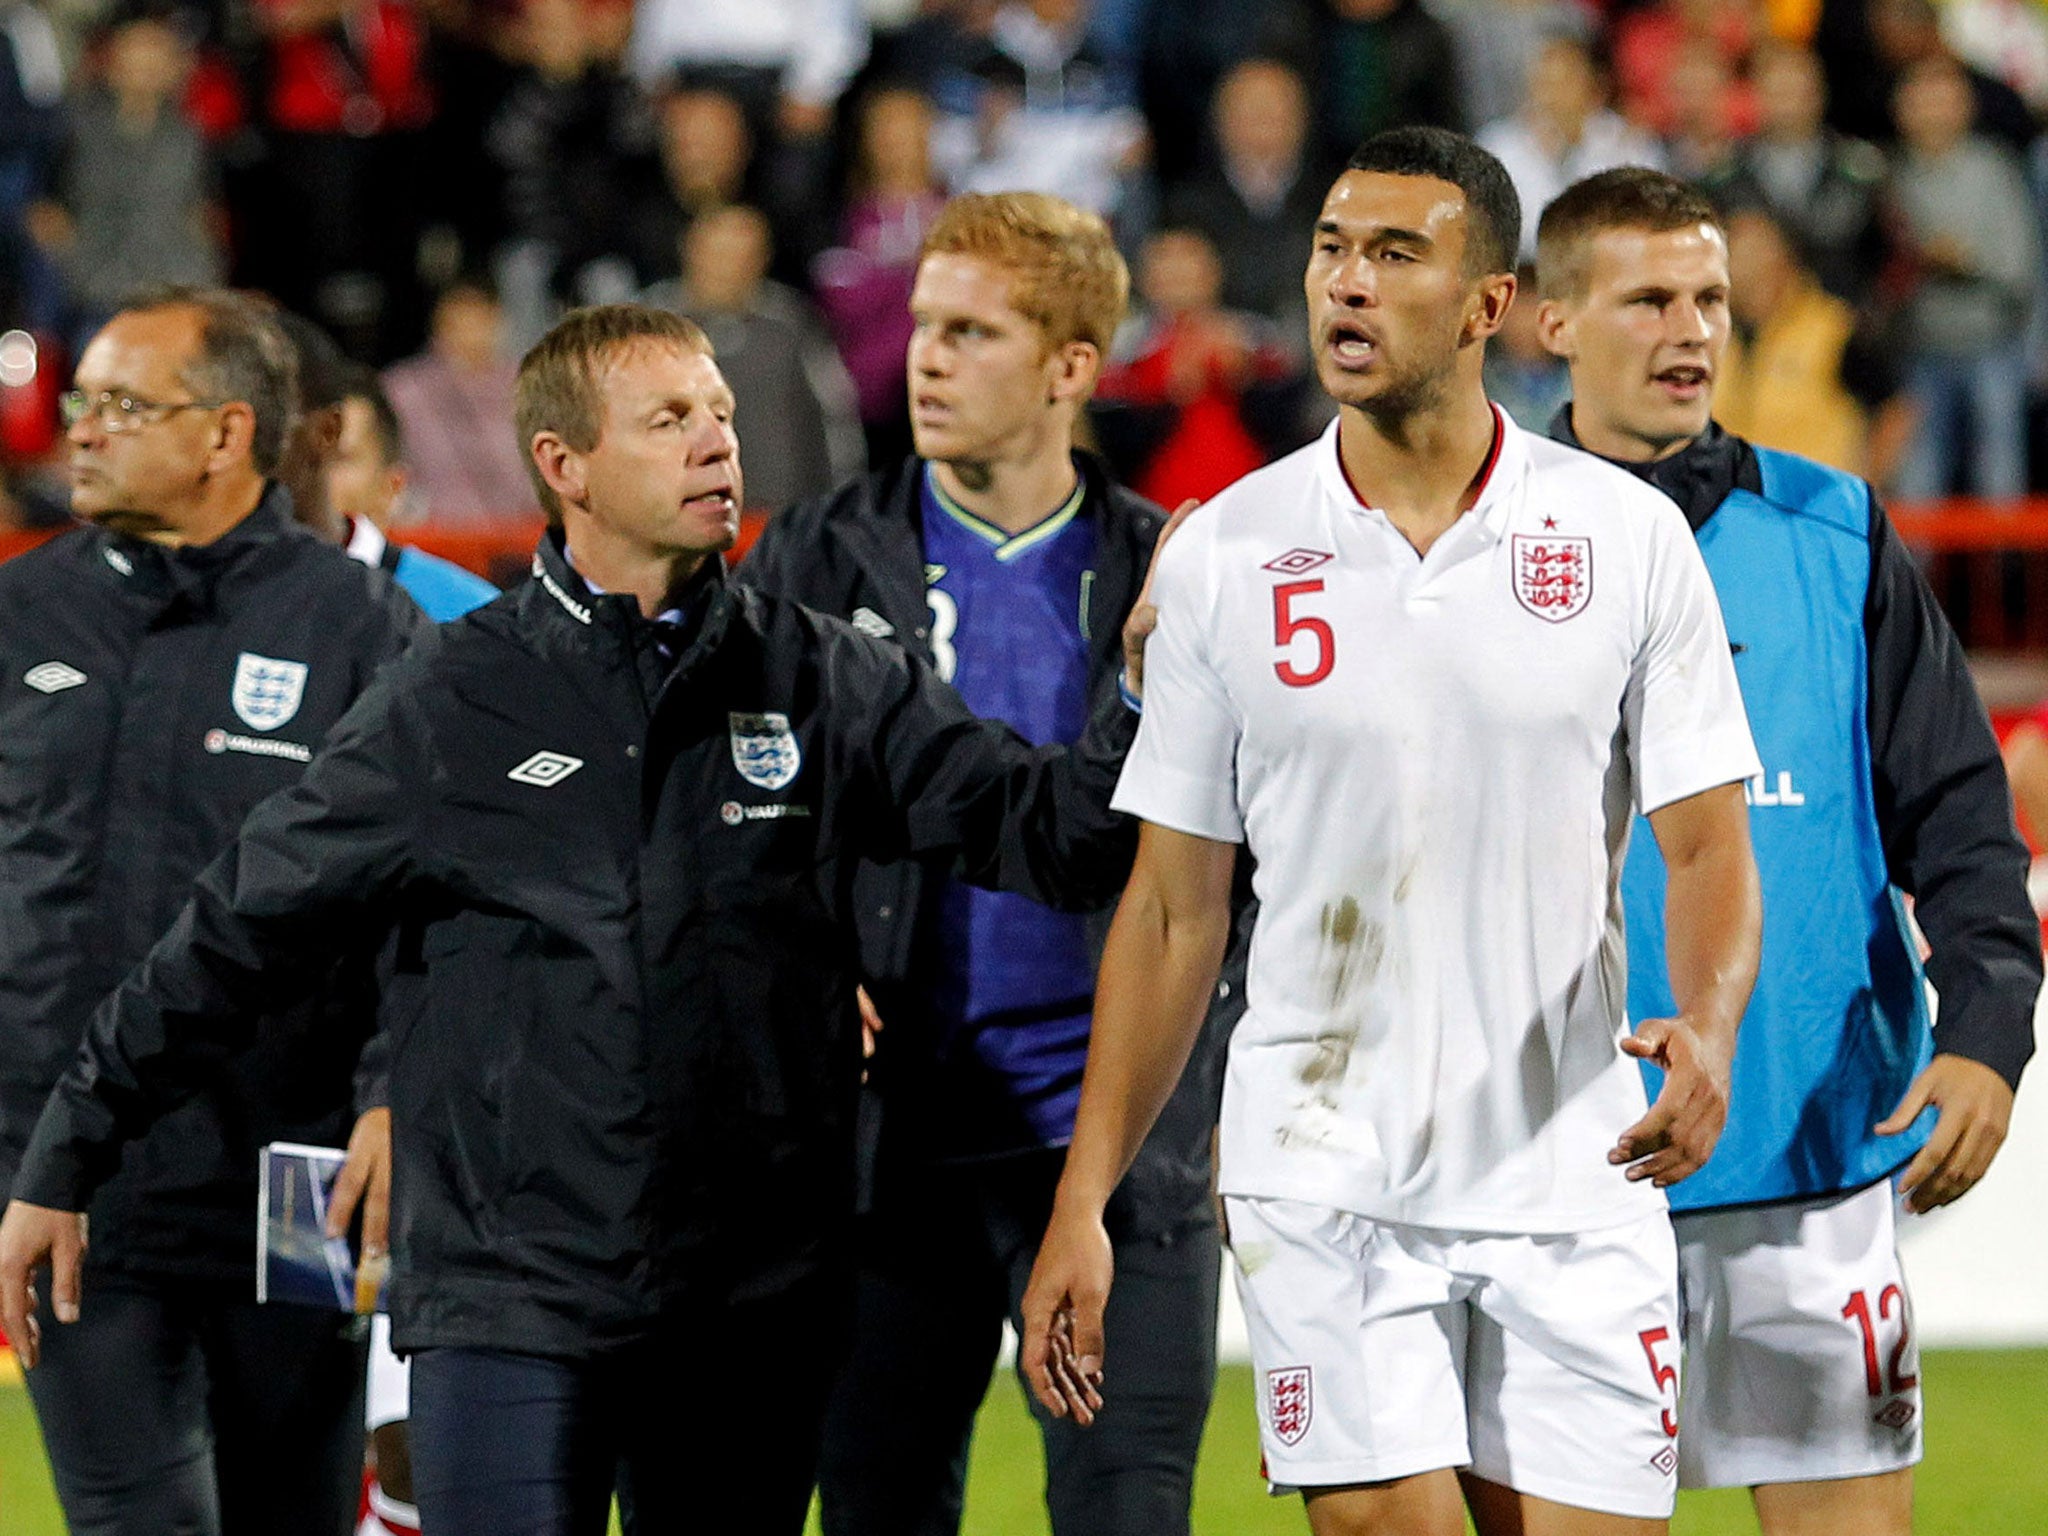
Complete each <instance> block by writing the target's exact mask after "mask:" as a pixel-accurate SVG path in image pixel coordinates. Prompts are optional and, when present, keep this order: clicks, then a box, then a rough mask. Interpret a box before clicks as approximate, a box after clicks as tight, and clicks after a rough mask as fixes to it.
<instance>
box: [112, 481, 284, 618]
mask: <svg viewBox="0 0 2048 1536" xmlns="http://www.w3.org/2000/svg"><path fill="white" fill-rule="evenodd" d="M310 537H312V535H310V534H308V533H307V532H306V531H305V530H304V529H302V528H300V527H299V525H298V522H297V520H296V519H295V518H294V516H293V515H292V496H291V492H290V491H288V490H286V489H285V488H284V486H283V485H282V484H281V483H279V482H278V481H275V480H271V481H266V482H265V484H264V487H263V495H262V496H261V498H259V499H258V501H257V503H256V505H255V507H254V509H253V510H251V511H250V513H249V515H248V516H246V517H244V518H243V519H242V520H241V521H240V522H238V523H236V524H235V525H234V527H232V528H230V529H229V530H228V531H227V532H226V533H224V534H222V535H221V536H220V537H219V538H217V539H215V540H214V541H213V542H212V543H211V544H192V545H183V546H178V547H171V546H168V545H163V544H156V543H153V542H151V541H150V540H148V539H139V538H136V537H134V536H133V535H130V534H125V533H111V532H108V531H107V530H105V529H99V530H95V533H94V539H95V541H96V543H97V547H98V551H99V560H100V564H101V566H102V567H103V568H104V569H105V570H106V571H107V572H108V573H109V574H110V576H111V577H112V578H113V579H114V580H116V581H118V582H119V583H120V584H121V585H122V587H123V588H124V589H125V590H127V591H130V592H133V593H135V594H137V595H138V596H141V597H144V598H147V599H150V600H153V601H156V602H160V603H165V604H169V603H171V602H173V601H175V600H177V599H179V598H183V599H184V600H185V601H186V602H188V603H189V604H191V605H192V606H193V607H195V608H198V609H205V608H207V607H210V606H211V605H212V601H213V594H214V590H215V589H216V588H217V587H218V586H219V584H220V582H221V580H222V579H223V578H224V577H225V576H226V575H227V574H228V573H229V572H230V571H233V570H235V569H237V568H238V567H240V566H241V565H243V564H244V563H245V562H247V561H248V560H250V559H252V558H254V557H256V556H257V555H259V554H261V553H262V552H263V551H266V550H268V549H271V548H273V547H274V546H276V545H278V544H279V543H281V542H282V541H284V540H286V539H294V538H310Z"/></svg>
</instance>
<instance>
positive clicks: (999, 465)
mask: <svg viewBox="0 0 2048 1536" xmlns="http://www.w3.org/2000/svg"><path fill="white" fill-rule="evenodd" d="M932 472H933V474H935V475H936V476H937V477H938V482H939V489H940V490H942V491H944V492H945V493H946V494H947V495H948V496H950V497H952V498H953V500H955V501H957V502H959V503H960V505H961V506H963V507H965V508H966V509H967V510H968V511H969V512H972V513H973V514H974V515H975V516H976V517H978V518H980V519H981V520H982V521H983V522H985V523H989V524H992V525H993V526H995V527H997V528H1000V529H1002V530H1003V532H1005V533H1007V534H1011V535H1013V536H1014V535H1016V534H1020V533H1024V532H1027V531H1029V530H1030V529H1032V528H1035V527H1036V526H1037V525H1038V524H1040V523H1042V522H1044V521H1045V519H1046V518H1047V517H1048V516H1049V515H1050V514H1051V513H1052V512H1053V511H1054V509H1056V508H1057V507H1059V506H1060V505H1061V503H1063V502H1064V501H1065V500H1066V499H1067V498H1068V497H1069V496H1071V495H1073V494H1074V483H1075V481H1076V479H1077V478H1078V476H1077V473H1076V471H1075V469H1074V458H1073V454H1072V453H1071V452H1070V451H1069V450H1068V448H1067V447H1066V444H1065V443H1064V441H1057V442H1051V443H1049V444H1048V445H1047V447H1046V448H1045V450H1044V451H1043V452H1038V453H1034V454H1032V455H1031V456H1030V457H1028V458H1023V459H996V460H991V461H989V462H986V463H980V462H960V463H941V462H939V461H937V460H934V461H933V462H932Z"/></svg>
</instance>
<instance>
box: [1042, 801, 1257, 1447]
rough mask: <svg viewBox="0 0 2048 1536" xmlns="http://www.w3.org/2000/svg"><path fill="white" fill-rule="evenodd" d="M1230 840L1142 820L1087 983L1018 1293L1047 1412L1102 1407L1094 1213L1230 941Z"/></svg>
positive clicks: (1154, 1103) (1184, 1051) (1190, 1035)
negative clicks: (1058, 1147)
mask: <svg viewBox="0 0 2048 1536" xmlns="http://www.w3.org/2000/svg"><path fill="white" fill-rule="evenodd" d="M1236 863H1237V845H1236V844H1235V843H1222V842H1213V841H1211V840H1210V839H1208V838H1205V837H1196V836H1193V835H1192V834H1189V833H1186V832H1175V831H1171V830H1169V829H1168V828H1165V827H1161V826H1155V825H1153V824H1151V823H1149V822H1148V823H1146V824H1145V826H1144V828H1143V830H1142V832H1141V833H1140V834H1139V840H1138V858H1137V864H1136V867H1135V868H1134V869H1133V870H1132V872H1131V880H1130V884H1129V885H1128V886H1127V887H1126V888H1125V891H1124V896H1123V900H1122V902H1121V903H1120V904H1119V905H1118V907H1117V910H1116V918H1115V920H1114V922H1112V923H1111V925H1110V930H1109V942H1108V945H1107V947H1106V948H1105V949H1104V951H1103V955H1102V973H1101V976H1100V977H1099V978H1098V980H1097V982H1096V990H1095V1022H1094V1027H1093V1029H1092V1031H1091V1032H1090V1034H1089V1037H1088V1070H1087V1074H1086V1076H1085V1077H1084V1078H1083V1079H1082V1083H1081V1107H1080V1110H1079V1112H1078V1114H1077V1116H1076V1118H1075V1122H1074V1139H1073V1142H1072V1144H1071V1145H1070V1146H1069V1147H1068V1148H1067V1162H1066V1171H1065V1172H1064V1173H1063V1174H1062V1175H1061V1178H1060V1185H1059V1193H1058V1195H1057V1197H1056V1198H1055V1200H1054V1204H1053V1215H1052V1221H1051V1223H1050V1225H1049V1226H1048V1227H1047V1228H1046V1233H1045V1240H1044V1242H1043V1243H1041V1244H1040V1246H1039V1250H1038V1262H1037V1264H1036V1265H1035V1266H1034V1267H1033V1269H1032V1272H1031V1283H1030V1286H1029V1288H1028V1289H1027V1290H1026V1291H1025V1293H1024V1339H1023V1350H1024V1373H1025V1378H1026V1379H1027V1380H1028V1381H1029V1382H1030V1383H1031V1385H1032V1390H1033V1391H1034V1392H1035V1393H1036V1394H1037V1396H1038V1400H1039V1401H1040V1402H1041V1403H1043V1404H1045V1406H1046V1409H1047V1411H1048V1412H1051V1413H1054V1414H1060V1415H1064V1414H1067V1413H1072V1414H1073V1415H1074V1416H1075V1418H1076V1419H1078V1420H1079V1421H1080V1422H1081V1423H1083V1424H1088V1423H1092V1422H1093V1420H1094V1416H1095V1410H1096V1409H1098V1408H1100V1407H1101V1406H1102V1398H1101V1394H1100V1391H1099V1388H1100V1385H1101V1381H1102V1310H1103V1304H1104V1302H1105V1301H1106V1300H1107V1298H1108V1295H1109V1285H1110V1278H1111V1274H1110V1249H1109V1237H1108V1235H1107V1233H1105V1232H1104V1230H1103V1226H1102V1212H1103V1209H1104V1207H1105V1206H1107V1205H1108V1203H1109V1197H1110V1195H1111V1193H1112V1192H1114V1190H1115V1189H1116V1186H1117V1184H1118V1182H1119V1181H1120V1180H1121V1179H1122V1178H1123V1176H1124V1173H1125V1171H1126V1170H1127V1169H1128V1168H1129V1167H1130V1165H1131V1159H1132V1158H1134V1157H1136V1156H1137V1153H1138V1147H1139V1144H1140V1143H1141V1142H1143V1141H1144V1139H1145V1135H1146V1133H1147V1132H1148V1131H1150V1130H1151V1128H1152V1123H1153V1122H1154V1121H1155V1120H1157V1119H1158V1118H1159V1112H1160V1110H1162V1109H1163V1108H1164V1107H1165V1105H1166V1101H1167V1098H1168V1097H1169V1096H1170V1095H1171V1094H1172V1092H1173V1087H1174V1084H1175V1083H1176V1082H1178V1081H1179V1079H1180V1074H1181V1069H1182V1068H1183V1067H1184V1066H1186V1065H1187V1059H1188V1053H1189V1051H1191V1050H1192V1049H1193V1048H1194V1043H1195V1037H1196V1036H1197V1035H1198V1034H1199V1033H1200V1032H1201V1027H1202V1019H1203V1016H1204V1014H1205V1013H1206V1011H1207V1009H1208V1004H1209V995H1210V992H1211V989H1212V988H1213V987H1214V986H1215V984H1216V971H1217V968H1218V966H1220V965H1221V964H1222V961H1223V951H1224V947H1225V945H1226V944H1227V943H1228V941H1229V938H1230V890H1231V874H1232V871H1233V870H1234V869H1235V868H1236Z"/></svg>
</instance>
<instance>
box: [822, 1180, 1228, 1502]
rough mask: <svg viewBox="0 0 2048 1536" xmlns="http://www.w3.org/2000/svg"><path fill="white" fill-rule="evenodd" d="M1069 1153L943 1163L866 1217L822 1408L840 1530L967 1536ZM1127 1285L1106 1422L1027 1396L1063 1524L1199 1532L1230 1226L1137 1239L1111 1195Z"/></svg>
mask: <svg viewBox="0 0 2048 1536" xmlns="http://www.w3.org/2000/svg"><path fill="white" fill-rule="evenodd" d="M1064 1160H1065V1154H1064V1153H1063V1152H1061V1151H1060V1150H1058V1149H1051V1150H1047V1151H1044V1152H1033V1153H1026V1154H1023V1155H1020V1156H1017V1157H1009V1158H999V1159H991V1160H988V1161H985V1162H976V1163H959V1164H951V1165H946V1166H943V1167H938V1168H934V1169H931V1170H929V1171H928V1172H927V1173H926V1174H924V1175H921V1180H922V1183H921V1187H919V1188H916V1189H905V1188H901V1187H899V1188H897V1189H895V1190H893V1191H891V1190H884V1191H883V1194H882V1196H881V1198H879V1199H878V1201H877V1205H876V1209H875V1211H874V1212H873V1213H871V1214H870V1215H869V1216H867V1217H865V1218H864V1223H865V1225H864V1230H863V1234H862V1243H861V1258H862V1267H861V1274H860V1280H859V1307H858V1313H857V1325H856V1330H855V1342H854V1352H853V1357H852V1360H851V1361H850V1362H849V1364H848V1367H847V1370H846V1372H845V1374H844V1375H843V1376H842V1377H841V1378H840V1380H839V1383H838V1385H837V1387H836V1388H835V1390H834V1393H833V1398H832V1405H831V1409H830V1411H829V1413H828V1415H827V1417H826V1425H825V1444H824V1451H823V1454H822V1457H821V1460H820V1468H819V1494H820V1497H821V1500H822V1503H823V1511H824V1524H825V1531H826V1533H827V1536H954V1533H955V1532H957V1531H958V1530H959V1529H960V1512H961V1504H962V1500H963V1498H964V1495H965V1490H966V1481H967V1460H968V1450H969V1443H970V1440H971V1438H972V1435H973V1432H974V1415H975V1410H976V1409H978V1408H979V1407H980V1406H981V1400H982V1398H983V1397H984V1396H985V1395H986V1393H987V1391H988V1384H989V1374H990V1372H991V1371H992V1370H993V1369H994V1366H995V1361H996V1354H997V1351H998V1349H999V1347H1000V1344H1001V1338H1002V1326H1003V1319H1004V1318H1005V1317H1008V1318H1010V1319H1011V1321H1012V1322H1013V1323H1020V1322H1021V1319H1020V1316H1019V1308H1020V1306H1021V1304H1022V1302H1023V1297H1024V1287H1025V1284H1026V1283H1027V1282H1028V1281H1029V1279H1030V1277H1031V1265H1032V1261H1033V1260H1034V1258H1035V1257H1036V1256H1037V1253H1038V1243H1039V1239H1040V1238H1041V1237H1042V1236H1043V1235H1044V1233H1045V1223H1046V1219H1047V1217H1048V1216H1049V1215H1050V1214H1051V1211H1052V1196H1053V1190H1054V1187H1055V1186H1056V1185H1057V1184H1058V1182H1059V1173H1060V1167H1061V1164H1062V1163H1063V1162H1064ZM1109 1228H1110V1238H1111V1242H1112V1244H1113V1246H1114V1248H1115V1253H1116V1284H1115V1287H1114V1288H1113V1289H1112V1291H1111V1292H1110V1299H1109V1311H1108V1316H1107V1318H1106V1319H1105V1323H1104V1328H1105V1344H1106V1348H1107V1351H1108V1356H1107V1359H1106V1361H1105V1378H1106V1381H1105V1389H1104V1395H1105V1397H1106V1399H1107V1405H1106V1406H1105V1407H1104V1409H1103V1411H1102V1413H1101V1414H1100V1415H1099V1416H1098V1417H1097V1419H1096V1422H1095V1424H1094V1425H1093V1427H1091V1428H1088V1429H1082V1428H1080V1427H1079V1426H1078V1425H1076V1424H1075V1423H1074V1422H1073V1421H1072V1420H1071V1419H1055V1418H1053V1417H1052V1416H1051V1415H1049V1414H1047V1413H1046V1412H1045V1410H1044V1409H1042V1408H1040V1407H1039V1406H1038V1403H1037V1401H1036V1399H1034V1398H1032V1397H1031V1394H1030V1391H1029V1389H1028V1388H1027V1389H1026V1391H1025V1398H1026V1401H1027V1402H1029V1403H1030V1406H1031V1412H1032V1414H1033V1416H1034V1417H1035V1418H1036V1419H1037V1420H1038V1424H1039V1429H1040V1432H1041V1433H1042V1434H1043V1436H1044V1439H1045V1461H1046V1505H1047V1509H1048V1512H1049V1513H1050V1515H1051V1517H1052V1529H1053V1531H1054V1533H1055V1536H1126V1533H1128V1536H1185V1533H1186V1531H1187V1530H1188V1513H1189V1505H1190V1503H1191V1501H1192V1498H1193V1493H1194V1481H1195V1461H1196V1458H1197V1456H1198V1454H1199V1452H1200V1450H1201V1444H1202V1428H1203V1425H1204V1423H1205V1422H1206V1420H1207V1418H1208V1414H1209V1399H1210V1395H1211V1393H1212V1391H1213V1390H1214V1387H1215V1377H1216V1283H1217V1276H1218V1267H1219V1263H1220V1257H1221V1254H1220V1248H1219V1244H1218V1236H1217V1232H1216V1228H1215V1226H1214V1225H1213V1224H1211V1223H1202V1224H1199V1225H1197V1226H1194V1227H1192V1228H1190V1229H1187V1230H1183V1231H1181V1232H1179V1233H1176V1234H1174V1235H1173V1236H1172V1237H1170V1238H1166V1239H1162V1238H1159V1237H1156V1236H1152V1237H1139V1236H1137V1235H1136V1234H1135V1233H1134V1232H1133V1231H1131V1230H1130V1223H1129V1221H1128V1217H1127V1214H1126V1213H1125V1212H1123V1211H1122V1210H1121V1208H1120V1207H1119V1205H1118V1204H1117V1203H1115V1202H1112V1204H1111V1207H1110V1217H1109Z"/></svg>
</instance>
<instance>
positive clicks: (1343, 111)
mask: <svg viewBox="0 0 2048 1536" xmlns="http://www.w3.org/2000/svg"><path fill="white" fill-rule="evenodd" d="M1313 4H1314V7H1315V8H1314V10H1313V11H1312V12H1311V13H1310V14H1309V16H1308V19H1307V37H1306V45H1307V46H1306V51H1305V53H1303V54H1302V55H1301V57H1302V58H1303V60H1304V62H1305V64H1306V65H1308V66H1311V67H1308V68H1307V69H1306V70H1305V73H1306V74H1307V77H1308V79H1309V81H1310V92H1309V94H1310V96H1311V98H1312V99H1313V100H1314V102H1315V104H1316V122H1317V131H1318V135H1319V137H1320V139H1321V146H1322V157H1323V158H1324V159H1325V160H1326V161H1327V162H1328V163H1330V164H1332V165H1342V164H1343V163H1344V162H1345V161H1346V160H1348V159H1350V158H1351V152H1352V151H1353V150H1354V149H1356V148H1357V147H1358V145H1359V142H1360V141H1361V140H1363V139H1365V138H1367V137H1369V136H1370V135H1372V134H1375V133H1378V132H1379V131H1380V130H1381V129H1382V128H1392V127H1396V126H1399V125H1403V124H1421V125H1427V126H1433V127H1439V128H1464V127H1465V126H1466V123H1465V119H1464V115H1463V111H1462V108H1461V106H1460V92H1459V87H1458V58H1457V49H1456V47H1455V46H1454V45H1453V43H1452V41H1451V32H1450V28H1448V27H1446V26H1445V25H1444V24H1443V23H1442V22H1441V21H1439V20H1437V19H1436V17H1434V16H1432V15H1431V14H1430V13H1429V11H1428V10H1427V9H1426V8H1425V7H1424V6H1423V4H1422V0H1313ZM1282 9H1283V8H1282V7H1277V6H1276V7H1274V10H1275V11H1276V12H1279V11H1281V10H1282Z"/></svg>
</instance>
